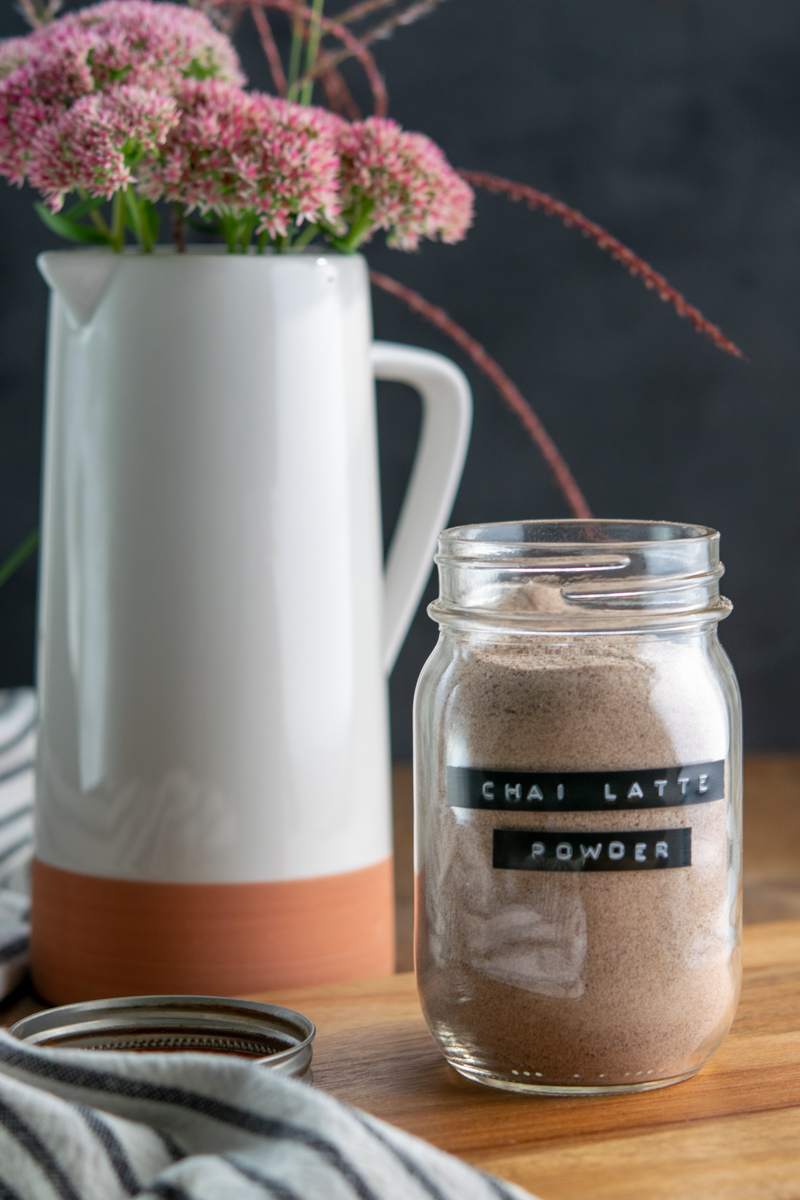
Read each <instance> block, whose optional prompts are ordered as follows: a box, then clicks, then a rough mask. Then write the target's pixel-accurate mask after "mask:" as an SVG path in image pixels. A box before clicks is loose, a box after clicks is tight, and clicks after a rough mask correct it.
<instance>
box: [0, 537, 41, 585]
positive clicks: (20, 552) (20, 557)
mask: <svg viewBox="0 0 800 1200" xmlns="http://www.w3.org/2000/svg"><path fill="white" fill-rule="evenodd" d="M38 545H39V530H38V529H34V531H33V533H29V534H28V536H27V537H26V538H25V541H24V542H23V543H22V545H20V546H17V548H16V550H15V551H14V552H13V554H11V555H9V557H8V558H7V559H6V561H5V562H4V563H3V564H2V566H0V587H1V586H2V585H3V584H4V583H5V581H6V580H7V579H9V578H10V577H11V576H12V575H13V574H14V572H15V571H16V569H17V567H21V566H22V564H23V563H24V562H25V559H26V558H30V556H31V554H33V552H34V550H35V549H36V547H37V546H38Z"/></svg>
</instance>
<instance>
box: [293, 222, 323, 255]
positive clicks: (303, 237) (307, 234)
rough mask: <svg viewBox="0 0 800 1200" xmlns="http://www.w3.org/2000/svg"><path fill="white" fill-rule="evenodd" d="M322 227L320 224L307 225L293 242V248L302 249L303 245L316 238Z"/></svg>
mask: <svg viewBox="0 0 800 1200" xmlns="http://www.w3.org/2000/svg"><path fill="white" fill-rule="evenodd" d="M321 228H322V227H321V226H320V225H306V227H305V229H304V230H303V232H302V233H300V234H298V236H297V237H296V238H295V239H294V241H293V242H292V249H293V250H302V249H303V247H304V246H307V245H308V243H309V242H313V240H314V238H315V237H316V236H317V234H318V233H319V232H320V231H321Z"/></svg>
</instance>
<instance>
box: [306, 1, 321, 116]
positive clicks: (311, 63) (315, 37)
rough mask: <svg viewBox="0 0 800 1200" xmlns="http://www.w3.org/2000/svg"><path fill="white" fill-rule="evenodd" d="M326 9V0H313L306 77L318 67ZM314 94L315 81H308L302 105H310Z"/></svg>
mask: <svg viewBox="0 0 800 1200" xmlns="http://www.w3.org/2000/svg"><path fill="white" fill-rule="evenodd" d="M324 7H325V0H313V3H312V6H311V9H312V15H311V21H310V22H309V28H308V45H307V47H306V70H305V73H306V75H310V74H311V72H312V71H313V70H314V68H315V67H316V65H317V56H318V55H319V43H320V39H321V37H322V22H321V21H320V17H321V16H322V10H323V8H324ZM313 94H314V80H313V79H307V80H306V82H305V83H304V84H303V90H302V91H301V93H300V103H301V104H310V103H311V98H312V96H313Z"/></svg>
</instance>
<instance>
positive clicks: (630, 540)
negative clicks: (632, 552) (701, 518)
mask: <svg viewBox="0 0 800 1200" xmlns="http://www.w3.org/2000/svg"><path fill="white" fill-rule="evenodd" d="M562 531H563V532H562ZM537 532H538V533H539V534H540V536H538V537H536V536H530V534H531V533H537ZM559 534H560V535H561V536H559ZM566 534H568V535H569V536H564V535H566ZM612 534H617V535H618V536H610V535H612ZM541 535H549V536H541ZM553 535H556V536H553ZM637 535H638V536H637ZM641 535H646V536H641ZM718 537H719V533H718V532H717V530H716V529H712V528H711V527H710V526H707V525H693V524H687V523H684V522H677V521H648V520H622V519H617V518H611V519H604V518H596V517H591V518H587V517H566V518H560V517H556V518H543V519H540V520H532V521H489V522H486V523H482V524H475V525H455V526H452V527H451V528H450V529H444V530H443V531H442V533H441V534H440V546H441V545H442V544H443V543H447V544H449V545H452V547H453V549H454V550H455V549H457V548H458V547H461V546H463V547H464V548H465V549H466V548H467V547H474V548H476V549H477V548H478V547H486V548H487V550H493V551H494V552H495V553H502V551H503V550H506V551H517V552H519V551H520V550H522V549H523V548H524V547H530V548H532V549H538V548H540V547H546V548H547V549H549V550H553V549H565V550H580V549H587V548H589V547H592V546H599V545H602V546H603V547H604V548H607V549H617V550H621V549H625V548H631V549H635V548H637V547H646V546H652V545H653V543H654V542H669V543H671V544H673V545H674V544H675V543H680V542H684V543H693V542H695V543H696V542H698V541H708V540H712V539H715V538H718Z"/></svg>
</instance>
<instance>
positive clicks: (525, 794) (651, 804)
mask: <svg viewBox="0 0 800 1200" xmlns="http://www.w3.org/2000/svg"><path fill="white" fill-rule="evenodd" d="M724 795H725V764H724V762H722V761H720V762H707V763H694V764H693V765H691V766H688V767H662V768H660V769H659V768H656V769H653V768H652V767H648V768H647V769H646V770H642V771H564V772H561V773H552V772H543V771H486V770H482V769H479V768H476V767H448V768H447V803H448V804H449V805H451V807H453V808H489V809H494V810H495V811H496V812H609V811H613V810H614V809H618V810H623V811H624V810H626V809H629V808H678V807H683V805H685V804H704V803H705V802H706V801H707V800H721V799H722V798H723V796H724Z"/></svg>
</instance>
